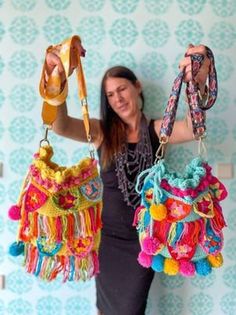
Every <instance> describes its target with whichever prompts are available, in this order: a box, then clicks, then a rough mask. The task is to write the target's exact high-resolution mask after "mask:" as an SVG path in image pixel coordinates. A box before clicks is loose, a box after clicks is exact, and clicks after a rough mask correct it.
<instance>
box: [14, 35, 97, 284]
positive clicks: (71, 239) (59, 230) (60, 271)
mask: <svg viewBox="0 0 236 315" xmlns="http://www.w3.org/2000/svg"><path fill="white" fill-rule="evenodd" d="M76 41H79V42H80V38H79V37H78V36H73V37H72V38H70V39H68V40H66V41H64V42H63V43H62V44H61V45H60V55H59V57H60V59H61V61H62V64H63V67H64V71H65V74H66V82H65V84H63V85H62V83H61V81H60V76H59V74H58V69H57V67H56V68H55V69H54V71H53V73H52V74H51V75H50V76H49V77H48V78H47V84H46V83H45V67H46V65H45V64H44V67H43V72H42V78H41V81H40V94H41V96H42V97H43V99H44V103H43V108H42V118H43V122H44V124H45V125H46V126H47V128H46V133H45V137H44V139H42V140H41V141H40V148H39V151H38V152H37V153H36V154H35V155H34V158H33V161H32V163H31V165H30V166H29V170H28V173H27V175H26V178H25V180H24V182H23V186H22V190H21V193H20V196H19V199H18V202H17V204H16V205H14V206H12V207H11V208H10V209H9V217H10V218H11V219H12V220H19V229H18V234H17V241H16V242H14V243H13V244H12V245H11V246H10V248H9V252H10V254H11V255H13V256H18V255H21V254H23V255H24V265H25V269H26V271H27V272H28V273H31V274H34V275H36V276H38V277H40V278H42V279H45V280H48V281H51V280H53V279H55V278H56V277H57V276H58V275H62V278H63V281H64V282H65V281H67V280H69V281H72V280H79V279H82V280H86V279H90V278H91V277H92V276H94V275H96V274H97V273H98V271H99V264H98V256H97V253H98V247H99V242H100V230H101V209H102V182H101V179H100V177H99V172H98V168H97V161H96V160H95V158H94V154H93V150H92V149H91V148H92V147H91V135H90V125H89V114H88V104H87V98H86V97H87V92H86V85H85V78H84V74H83V69H82V64H81V60H80V56H79V55H78V56H77V58H78V67H77V69H76V72H77V80H78V85H79V97H80V100H81V104H82V110H83V120H84V125H85V130H86V135H87V140H88V143H89V144H90V146H89V148H90V156H88V157H85V158H83V159H82V160H81V161H79V162H78V163H77V164H76V165H73V166H71V167H65V166H60V165H57V164H56V163H54V162H53V161H52V160H51V159H52V156H53V149H52V147H51V146H50V144H49V141H48V139H47V134H48V129H50V126H51V125H52V123H53V121H54V120H55V119H56V117H57V106H58V105H60V104H62V103H63V102H64V101H65V100H66V97H67V94H68V76H69V68H70V60H71V49H73V47H74V44H75V42H76ZM50 49H52V47H49V48H48V51H50Z"/></svg>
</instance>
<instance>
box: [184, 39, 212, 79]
mask: <svg viewBox="0 0 236 315" xmlns="http://www.w3.org/2000/svg"><path fill="white" fill-rule="evenodd" d="M193 54H201V55H204V61H203V63H202V66H201V68H200V70H199V72H198V73H197V75H196V77H195V78H194V79H195V81H196V82H197V83H199V84H200V85H203V84H205V82H206V80H207V77H208V73H209V65H210V60H209V58H208V57H207V55H206V47H205V46H204V45H198V46H193V45H192V44H190V45H189V46H188V48H187V50H186V53H185V57H184V58H183V59H182V60H181V61H180V63H179V69H180V71H184V81H185V82H189V81H190V80H192V66H191V57H190V56H191V55H193Z"/></svg>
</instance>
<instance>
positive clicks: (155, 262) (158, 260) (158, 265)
mask: <svg viewBox="0 0 236 315" xmlns="http://www.w3.org/2000/svg"><path fill="white" fill-rule="evenodd" d="M164 261H165V258H164V257H163V256H162V255H156V256H153V259H152V269H153V270H154V271H156V272H162V271H163V270H164Z"/></svg>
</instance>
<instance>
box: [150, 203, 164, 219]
mask: <svg viewBox="0 0 236 315" xmlns="http://www.w3.org/2000/svg"><path fill="white" fill-rule="evenodd" d="M150 214H151V216H152V218H153V219H154V220H156V221H162V220H164V219H165V218H166V216H167V209H166V206H165V205H163V204H162V203H160V204H158V205H156V204H155V203H154V204H152V205H151V207H150Z"/></svg>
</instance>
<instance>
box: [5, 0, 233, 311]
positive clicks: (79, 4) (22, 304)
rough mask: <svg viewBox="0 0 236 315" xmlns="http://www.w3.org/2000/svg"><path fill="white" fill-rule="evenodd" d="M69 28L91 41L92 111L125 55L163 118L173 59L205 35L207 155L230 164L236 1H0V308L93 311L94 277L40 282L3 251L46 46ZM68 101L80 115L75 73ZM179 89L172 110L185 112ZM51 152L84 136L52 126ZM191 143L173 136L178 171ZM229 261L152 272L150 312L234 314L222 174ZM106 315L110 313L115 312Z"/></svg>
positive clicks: (35, 117)
mask: <svg viewBox="0 0 236 315" xmlns="http://www.w3.org/2000/svg"><path fill="white" fill-rule="evenodd" d="M72 34H79V35H80V36H81V38H82V40H83V44H84V46H85V48H86V49H87V55H86V58H85V59H84V60H83V64H84V68H85V74H86V78H87V83H88V93H89V104H90V112H91V116H93V117H98V116H99V84H100V79H101V77H102V74H103V72H104V71H105V70H106V69H107V68H108V67H109V66H111V65H115V64H123V65H126V66H128V67H130V68H131V69H133V70H134V71H135V72H136V73H137V75H138V77H139V78H140V80H141V82H142V84H143V89H144V94H145V98H146V105H145V111H146V113H147V115H149V116H151V117H154V118H155V117H161V115H162V113H163V110H164V107H165V104H166V101H167V97H168V95H169V93H170V89H171V84H172V82H173V80H174V77H175V75H176V74H177V72H178V61H179V60H180V58H181V56H183V54H184V51H185V49H186V47H187V45H188V44H189V43H193V44H199V43H203V44H205V45H207V46H209V47H211V48H212V50H213V51H214V53H215V59H216V67H217V71H218V80H219V97H218V100H217V104H216V105H215V106H214V107H213V109H212V110H210V111H209V113H207V118H208V119H207V131H208V136H207V147H208V158H209V161H210V163H211V164H212V165H213V166H214V168H215V169H216V167H217V163H219V162H223V163H233V165H235V164H236V122H235V106H236V94H235V82H236V70H235V56H236V0H169V1H166V0H0V82H1V85H0V144H1V146H0V161H1V162H3V166H4V173H3V177H2V178H0V274H4V275H6V288H5V290H1V291H0V315H3V314H4V315H5V314H9V315H33V314H37V315H41V314H42V315H54V314H57V315H94V314H96V310H95V305H94V303H95V289H94V281H90V282H86V283H68V284H62V283H61V281H60V280H57V281H55V282H52V283H44V282H42V281H39V280H37V279H36V278H34V277H32V276H28V275H26V274H25V272H24V271H23V269H22V267H21V258H19V259H17V260H15V259H12V258H11V257H10V256H9V255H8V245H9V243H10V242H12V241H13V240H14V237H15V234H16V229H17V225H16V224H14V223H12V222H10V221H9V220H8V218H7V209H8V207H9V205H10V204H12V203H15V202H16V199H17V196H18V194H19V190H20V186H21V181H22V179H23V177H24V174H25V172H26V170H27V166H28V165H29V163H30V161H31V159H32V154H33V153H34V152H35V151H36V150H37V148H38V144H39V141H40V139H41V137H42V134H43V127H42V122H41V117H40V110H41V99H40V97H39V93H38V83H39V78H40V73H41V66H42V62H43V58H44V51H45V49H46V47H47V46H49V45H50V44H56V43H58V42H60V41H62V40H63V39H64V38H66V37H68V36H71V35H72ZM71 84H72V88H71V90H70V95H69V100H68V108H69V112H70V113H71V114H72V115H75V116H77V117H80V116H81V112H80V107H79V102H78V99H77V91H76V85H75V82H73V80H71ZM185 110H186V105H185V103H184V98H183V97H181V100H180V104H179V113H178V116H179V117H182V116H183V115H184V113H185ZM50 141H51V143H52V144H53V146H54V148H55V161H56V162H59V163H61V164H65V165H70V164H73V163H75V162H76V161H78V160H79V159H80V157H81V156H83V155H84V154H85V153H86V152H87V147H86V145H81V144H79V143H76V142H74V141H69V140H66V139H62V138H61V137H58V136H56V135H53V134H50ZM196 152H197V148H196V144H195V143H193V144H188V145H176V146H173V147H171V148H170V150H169V155H168V156H169V162H170V164H172V165H175V167H176V169H177V170H182V169H183V166H184V165H185V164H186V163H187V162H188V161H189V160H190V159H191V158H192V157H193V155H194V154H196ZM223 181H224V183H225V184H226V186H227V188H228V190H229V198H228V200H227V201H225V202H224V204H223V207H224V212H225V216H226V219H227V223H228V228H227V229H226V230H225V246H224V257H225V264H224V266H223V267H222V268H221V269H220V270H216V271H214V272H212V274H211V275H209V276H207V277H206V278H201V277H195V278H191V279H184V278H182V277H180V276H176V277H167V276H165V275H163V274H160V275H156V277H155V281H154V283H153V285H152V289H151V292H150V296H149V299H148V309H147V312H146V313H147V315H157V314H160V315H235V314H236V258H235V253H236V207H235V203H234V202H235V201H236V197H235V196H236V180H235V178H233V179H230V180H223ZM111 315H112V314H111Z"/></svg>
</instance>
